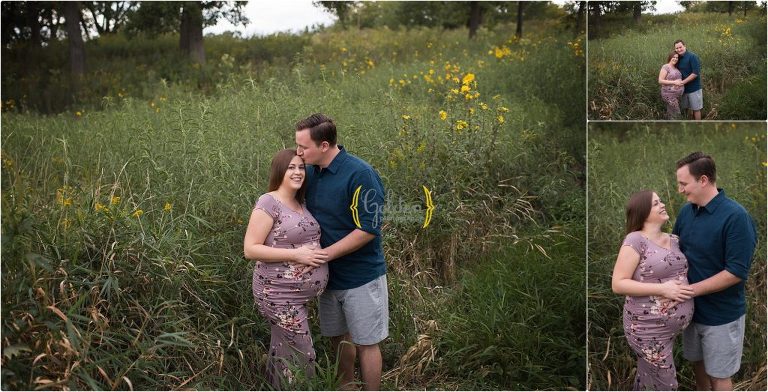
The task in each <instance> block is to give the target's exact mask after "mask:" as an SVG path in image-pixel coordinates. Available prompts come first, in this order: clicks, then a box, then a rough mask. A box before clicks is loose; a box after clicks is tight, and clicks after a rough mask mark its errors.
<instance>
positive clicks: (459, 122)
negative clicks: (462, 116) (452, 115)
mask: <svg viewBox="0 0 768 392" xmlns="http://www.w3.org/2000/svg"><path fill="white" fill-rule="evenodd" d="M468 126H469V124H467V122H466V121H464V120H457V121H456V130H457V131H460V130H462V129H464V128H466V127H468Z"/></svg>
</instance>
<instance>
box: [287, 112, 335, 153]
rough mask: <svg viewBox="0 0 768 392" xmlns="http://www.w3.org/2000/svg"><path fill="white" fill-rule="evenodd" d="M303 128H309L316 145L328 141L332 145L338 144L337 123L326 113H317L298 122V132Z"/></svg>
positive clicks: (310, 135)
mask: <svg viewBox="0 0 768 392" xmlns="http://www.w3.org/2000/svg"><path fill="white" fill-rule="evenodd" d="M303 129H309V137H310V138H311V139H312V141H313V142H315V144H316V145H320V143H322V142H328V144H329V145H331V146H335V145H336V124H334V122H333V119H332V118H330V117H328V116H326V115H324V114H321V113H315V114H313V115H311V116H309V117H307V118H305V119H303V120H301V121H299V122H298V123H296V132H298V131H301V130H303Z"/></svg>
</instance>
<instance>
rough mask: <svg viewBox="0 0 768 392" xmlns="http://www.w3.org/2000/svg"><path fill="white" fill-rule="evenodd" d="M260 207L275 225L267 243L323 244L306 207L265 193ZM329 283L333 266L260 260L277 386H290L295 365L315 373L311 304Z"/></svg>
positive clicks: (257, 288) (258, 294) (270, 364)
mask: <svg viewBox="0 0 768 392" xmlns="http://www.w3.org/2000/svg"><path fill="white" fill-rule="evenodd" d="M254 208H256V209H261V210H264V211H265V212H266V213H267V214H269V215H270V216H271V217H272V219H274V223H273V225H272V229H271V230H270V232H269V235H267V238H266V239H265V241H264V245H267V246H271V247H274V248H285V249H295V248H299V247H301V246H302V245H305V244H315V245H317V246H320V225H319V224H318V223H317V221H316V220H315V218H314V217H313V216H312V214H310V213H309V210H307V209H306V207H304V206H302V208H303V210H304V211H303V212H302V213H299V212H297V211H294V210H291V209H290V208H288V207H286V206H285V205H283V204H282V203H280V201H278V200H277V199H275V198H274V197H272V195H270V194H264V195H262V196H261V197H260V198H259V200H258V202H256V206H255V207H254ZM327 283H328V265H327V264H323V265H321V266H320V267H317V268H313V267H309V266H306V265H303V264H298V263H294V262H288V261H285V262H261V261H256V267H255V268H254V270H253V296H254V297H255V298H256V306H257V307H258V309H259V313H261V314H262V315H263V316H264V317H266V318H267V319H268V320H269V323H270V325H271V329H272V338H271V341H270V344H269V358H268V359H267V378H268V379H269V382H270V383H271V384H272V386H273V387H274V388H275V389H284V388H288V389H290V384H291V383H292V382H293V379H294V374H293V371H292V370H291V369H292V368H293V369H301V370H302V371H303V372H304V373H305V374H306V375H307V376H308V377H312V376H313V375H314V370H315V349H314V347H313V345H312V335H311V334H310V331H309V322H308V309H307V303H308V302H309V301H310V300H312V299H313V298H315V297H317V296H318V295H320V293H322V292H323V290H324V289H325V285H326V284H327Z"/></svg>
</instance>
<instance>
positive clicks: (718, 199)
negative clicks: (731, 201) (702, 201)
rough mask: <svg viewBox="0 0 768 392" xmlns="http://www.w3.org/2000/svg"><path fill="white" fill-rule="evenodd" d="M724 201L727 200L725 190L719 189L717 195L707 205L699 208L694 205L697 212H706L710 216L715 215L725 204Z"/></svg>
mask: <svg viewBox="0 0 768 392" xmlns="http://www.w3.org/2000/svg"><path fill="white" fill-rule="evenodd" d="M723 200H725V190H723V188H717V195H715V197H713V198H712V200H710V201H709V203H707V204H706V205H703V206H698V205H696V204H694V207H695V208H696V209H697V210H702V209H703V210H706V211H707V212H709V213H710V214H712V213H714V212H715V210H716V209H717V207H718V206H719V205H720V204H722V203H723Z"/></svg>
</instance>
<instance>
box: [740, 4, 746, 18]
mask: <svg viewBox="0 0 768 392" xmlns="http://www.w3.org/2000/svg"><path fill="white" fill-rule="evenodd" d="M741 4H742V6H743V7H744V17H745V18H746V17H747V2H746V1H742V2H741Z"/></svg>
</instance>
